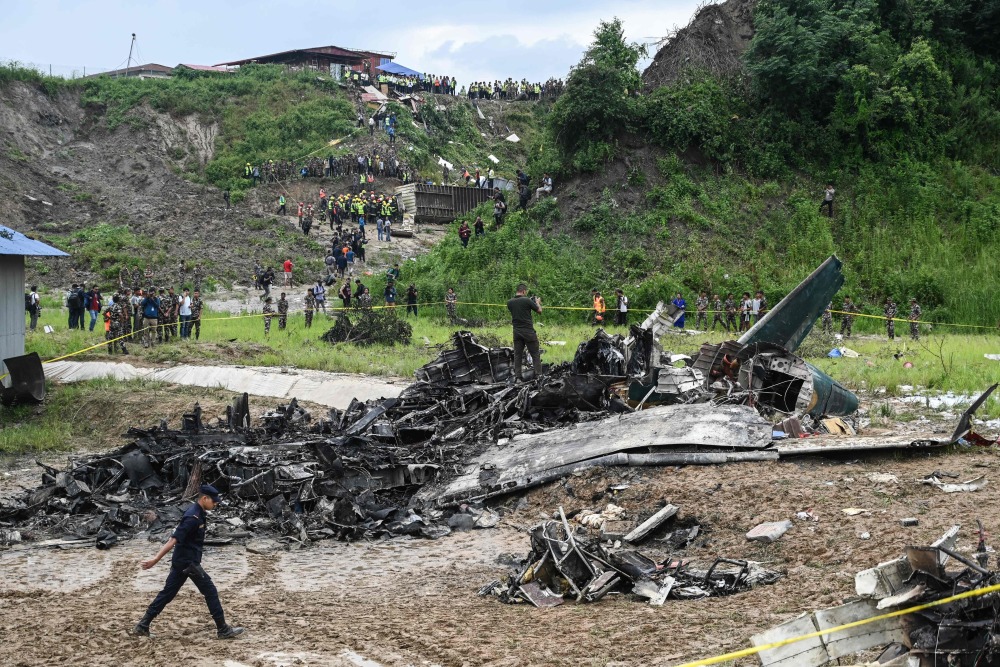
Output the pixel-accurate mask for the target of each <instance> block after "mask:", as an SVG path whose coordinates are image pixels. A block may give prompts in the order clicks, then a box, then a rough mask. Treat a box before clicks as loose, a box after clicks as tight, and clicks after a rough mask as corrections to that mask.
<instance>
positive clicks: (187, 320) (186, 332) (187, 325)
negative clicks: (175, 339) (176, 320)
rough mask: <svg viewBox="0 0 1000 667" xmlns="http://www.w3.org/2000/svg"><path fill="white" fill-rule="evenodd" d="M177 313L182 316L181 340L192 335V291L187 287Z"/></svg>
mask: <svg viewBox="0 0 1000 667" xmlns="http://www.w3.org/2000/svg"><path fill="white" fill-rule="evenodd" d="M178 305H179V306H180V307H179V308H178V309H177V314H178V315H180V316H181V340H183V339H185V338H190V337H191V293H190V292H189V291H188V289H187V288H185V289H184V294H183V295H182V296H181V298H180V302H179V304H178Z"/></svg>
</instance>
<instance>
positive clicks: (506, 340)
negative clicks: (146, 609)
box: [0, 304, 1000, 453]
mask: <svg viewBox="0 0 1000 667" xmlns="http://www.w3.org/2000/svg"><path fill="white" fill-rule="evenodd" d="M404 312H405V311H404V309H403V308H399V309H398V313H399V316H400V317H405V315H404ZM461 314H462V312H461V307H460V310H459V315H461ZM584 317H585V315H584V313H583V312H581V314H580V319H581V320H582V319H583V318H584ZM634 317H635V318H636V319H638V317H639V314H635V315H634ZM204 319H205V321H204V323H203V325H202V335H201V339H200V340H199V341H197V342H195V341H184V342H180V341H174V342H171V343H168V344H163V345H159V346H155V347H154V348H152V349H150V350H144V349H143V348H142V347H141V345H138V344H134V345H130V350H131V351H132V355H131V356H129V357H127V358H124V359H123V358H122V357H118V356H115V357H112V356H110V355H108V354H107V352H106V349H105V348H104V347H97V348H95V349H93V350H90V351H87V352H84V353H82V354H78V355H75V356H73V357H72V358H73V359H77V360H81V361H87V360H91V361H92V360H104V361H106V360H112V359H114V360H127V361H129V362H132V363H139V364H143V363H153V364H166V363H193V364H244V365H259V366H294V367H298V368H308V369H317V370H325V371H333V372H345V373H363V374H368V375H377V376H400V377H411V376H412V374H413V372H414V370H416V369H417V368H419V367H420V366H421V365H423V364H425V363H427V362H428V361H430V360H432V359H434V358H435V357H436V356H437V354H438V352H439V351H440V350H441V349H442V347H443V346H445V345H447V343H448V341H449V338H450V337H451V335H452V334H453V332H454V331H455V330H456V327H452V326H450V325H449V324H447V322H446V321H445V314H444V308H443V306H439V305H433V306H425V307H421V312H420V316H419V317H417V318H412V317H411V318H409V321H410V322H411V324H412V325H413V337H412V339H411V341H410V343H409V344H400V345H395V346H391V347H385V346H375V347H361V346H357V345H353V344H338V345H331V344H329V343H326V342H324V341H322V340H321V339H320V336H321V335H322V334H323V333H324V332H325V331H326V330H327V329H328V328H329V327H330V326H331V325H332V321H333V320H332V318H329V317H327V316H324V315H322V314H319V315H317V316H316V318H315V320H314V323H313V327H312V328H311V329H305V327H304V316H303V315H302V314H301V313H294V314H292V315H290V317H289V323H288V328H287V329H286V330H284V331H279V330H278V329H277V321H276V320H275V321H274V322H273V326H272V330H271V336H270V338H265V337H264V326H263V322H262V321H261V318H260V317H259V316H258V315H251V316H242V317H231V316H228V315H225V314H220V313H206V314H205V315H204ZM550 319H551V318H550ZM45 324H50V325H52V326H53V327H55V329H56V331H55V332H54V333H52V334H45V333H43V332H42V329H41V327H42V325H45ZM66 325H67V322H66V316H65V313H64V312H63V311H62V310H59V309H56V308H55V307H54V306H53V305H52V304H49V307H48V308H47V309H46V310H45V311H44V312H43V314H42V318H41V321H40V326H39V329H38V330H37V331H35V332H29V334H28V339H27V350H28V351H29V352H30V351H35V352H38V353H39V354H40V355H41V356H42V358H43V359H45V360H47V359H53V358H56V357H60V356H63V355H65V354H68V353H71V352H74V351H77V350H81V349H84V348H87V347H90V346H93V345H95V344H98V343H100V342H101V341H102V340H103V334H99V333H98V331H97V328H95V331H94V332H89V331H68V330H67V328H66ZM100 326H101V324H100V323H99V324H98V327H100ZM536 328H537V330H538V334H539V338H540V339H541V340H542V341H543V343H544V345H543V349H544V350H545V352H544V357H543V360H544V361H545V362H546V363H549V364H557V363H561V362H564V361H570V360H572V358H573V355H574V353H575V352H576V348H577V346H578V345H579V344H580V343H581V342H582V341H585V340H587V339H589V338H590V337H591V336H593V334H594V331H595V329H594V327H592V326H590V325H588V324H585V323H583V322H582V321H581V322H579V323H576V324H567V323H565V322H564V321H560V322H555V323H551V322H548V321H546V317H545V315H544V314H543V316H542V317H540V318H539V320H538V322H537V325H536ZM471 330H472V331H474V332H475V333H476V335H477V336H479V337H480V340H481V341H482V342H483V343H484V344H487V345H509V344H510V343H511V330H510V325H509V324H508V323H506V322H505V321H499V320H498V321H496V322H494V323H492V324H488V325H485V326H479V327H471ZM609 331H610V332H612V333H624V331H623V330H621V329H618V330H616V329H614V328H611V329H609ZM726 338H727V335H726V334H725V332H722V331H716V332H706V333H704V334H699V335H677V336H667V337H665V338H664V339H662V340H663V343H664V347H665V348H666V349H669V350H670V351H672V352H675V353H681V354H695V353H696V352H697V350H698V348H699V347H700V346H701V344H702V343H704V342H720V341H722V340H725V339H726ZM559 342H563V343H565V344H559ZM834 346H846V347H849V348H851V349H853V350H855V351H857V352H858V353H859V354H860V356H859V357H858V358H839V359H830V358H828V357H827V356H826V355H827V353H828V352H829V350H830V349H831V348H832V347H834ZM799 351H800V353H801V354H803V356H804V357H805V358H806V359H807V360H808V361H810V362H811V363H813V364H815V365H816V366H818V367H819V368H821V369H823V370H824V371H826V372H828V373H829V374H830V375H831V376H832V377H834V378H835V379H837V380H838V381H840V382H841V383H842V384H844V385H845V386H847V387H849V388H851V389H852V390H855V391H859V392H861V393H862V394H863V396H864V397H865V398H867V399H868V400H867V401H866V400H864V399H863V405H864V404H865V403H867V402H872V401H877V400H879V398H880V397H883V396H885V397H892V396H898V395H901V394H903V393H906V392H905V391H904V389H903V388H904V387H906V386H912V387H914V388H917V389H916V391H924V390H927V391H928V392H930V393H935V392H943V391H952V392H955V393H957V394H968V395H978V394H979V393H980V392H982V391H983V390H985V389H986V388H987V387H988V386H989V385H991V384H992V383H994V382H997V381H1000V362H997V361H992V360H989V359H985V358H984V357H983V355H984V354H989V353H1000V337H997V336H995V335H955V334H934V335H927V336H924V337H923V338H922V340H921V341H920V342H917V343H915V342H913V341H911V340H909V338H897V339H896V340H895V341H892V342H890V341H888V340H887V339H886V338H885V336H884V335H883V336H878V335H873V334H863V335H861V336H859V337H855V338H852V339H851V340H848V341H840V340H835V339H834V338H832V337H827V336H823V335H820V334H819V333H817V332H814V333H813V334H811V335H810V336H809V338H808V339H807V340H806V341H805V343H804V344H803V346H802V347H801V348H800V350H799ZM907 361H909V362H912V364H913V367H912V368H905V367H904V363H905V362H907ZM215 394H218V396H215ZM223 394H224V392H220V391H218V390H206V389H200V388H191V387H188V388H176V387H166V386H165V385H162V384H158V383H154V382H141V381H140V382H119V381H116V380H110V379H109V380H96V381H91V382H84V383H79V384H72V385H58V386H56V387H50V395H49V399H48V400H47V402H46V404H45V405H44V406H41V407H20V408H0V423H2V424H3V425H4V426H3V428H0V453H23V452H27V451H50V450H64V449H79V448H81V447H86V446H87V445H92V446H98V445H101V444H107V445H108V446H111V445H113V443H114V442H117V437H118V435H119V434H120V433H122V432H124V430H125V429H126V428H127V427H128V426H129V425H134V422H135V415H137V414H142V415H144V416H146V417H149V420H151V421H155V420H156V419H157V418H159V416H161V415H163V416H165V415H166V414H167V413H166V412H164V410H165V409H166V406H167V405H168V404H169V405H172V406H173V409H174V410H175V411H176V410H180V409H181V407H182V404H183V406H188V404H190V403H193V402H194V400H202V401H203V402H204V400H205V399H206V397H208V396H209V395H212V397H214V398H215V399H217V400H218V401H226V400H228V397H227V396H224V395H223ZM178 401H179V403H178ZM147 404H148V405H150V406H152V411H148V410H145V409H143V408H142V407H141V406H143V405H147ZM872 405H874V403H872ZM108 415H113V416H115V418H114V419H112V420H110V421H109V417H108ZM978 416H979V417H982V418H985V419H992V418H997V417H1000V401H998V400H990V401H989V402H988V403H987V404H986V405H985V406H984V407H983V408H982V409H981V410H980V411H979V413H978ZM895 417H898V418H900V419H903V418H904V417H905V415H902V416H901V415H895ZM109 424H110V426H109Z"/></svg>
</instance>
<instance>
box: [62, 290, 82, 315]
mask: <svg viewBox="0 0 1000 667" xmlns="http://www.w3.org/2000/svg"><path fill="white" fill-rule="evenodd" d="M66 307H67V308H69V309H70V310H75V309H77V308H81V307H83V301H82V300H81V299H80V293H79V292H78V291H76V290H71V291H70V293H69V295H67V297H66Z"/></svg>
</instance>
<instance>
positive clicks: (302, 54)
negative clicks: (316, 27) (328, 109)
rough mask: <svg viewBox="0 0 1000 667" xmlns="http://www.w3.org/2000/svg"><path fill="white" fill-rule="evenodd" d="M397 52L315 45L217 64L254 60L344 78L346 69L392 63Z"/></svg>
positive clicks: (248, 63) (358, 69)
mask: <svg viewBox="0 0 1000 667" xmlns="http://www.w3.org/2000/svg"><path fill="white" fill-rule="evenodd" d="M395 57H396V54H395V53H377V52H374V51H361V50H356V49H345V48H341V47H339V46H315V47H312V48H308V49H292V50H291V51H281V52H279V53H271V54H268V55H264V56H254V57H253V58H244V59H242V60H231V61H229V62H226V63H218V64H217V65H216V67H225V66H229V67H239V66H241V65H250V64H253V63H259V64H262V65H263V64H269V65H284V66H285V67H287V68H288V69H290V70H310V69H311V70H317V71H320V72H324V73H329V74H330V75H332V76H334V77H335V78H338V79H339V78H341V76H342V75H343V72H344V69H345V68H347V69H354V70H357V71H359V72H364V71H368V72H372V73H374V71H375V68H376V67H378V66H379V65H380V64H382V63H383V62H390V61H391V60H392V59H393V58H395Z"/></svg>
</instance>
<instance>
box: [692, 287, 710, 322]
mask: <svg viewBox="0 0 1000 667" xmlns="http://www.w3.org/2000/svg"><path fill="white" fill-rule="evenodd" d="M694 306H695V308H696V309H697V311H698V316H697V317H696V318H695V320H694V326H695V328H696V329H702V330H704V329H707V328H708V295H707V294H705V293H704V292H702V293H700V294H699V295H698V298H697V299H695V302H694Z"/></svg>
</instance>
